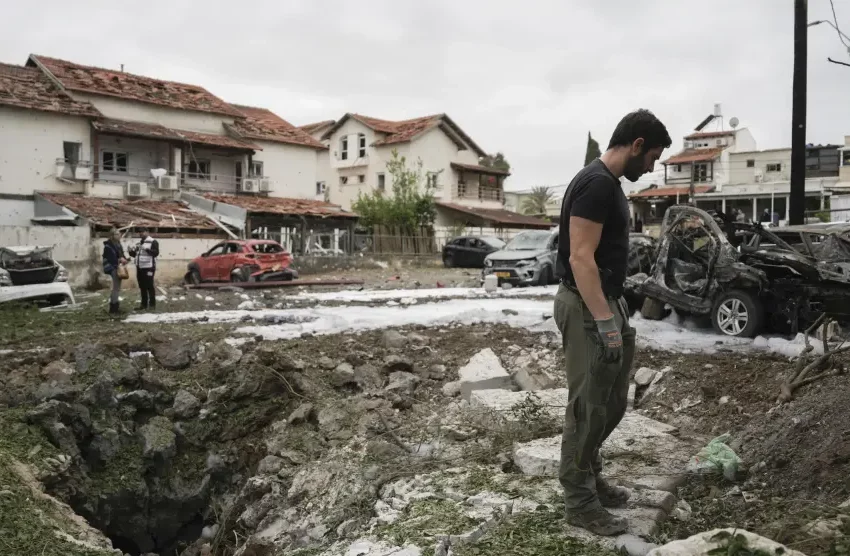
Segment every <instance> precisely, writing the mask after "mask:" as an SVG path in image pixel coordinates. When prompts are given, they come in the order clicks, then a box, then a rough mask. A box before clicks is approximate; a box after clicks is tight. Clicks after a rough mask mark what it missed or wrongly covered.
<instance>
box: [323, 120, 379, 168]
mask: <svg viewBox="0 0 850 556" xmlns="http://www.w3.org/2000/svg"><path fill="white" fill-rule="evenodd" d="M359 133H363V134H364V135H365V136H366V156H365V157H359V156H358V154H359V152H358V151H359V143H358V140H357V136H358V134H359ZM343 137H347V138H348V158H347V159H346V160H342V158H341V156H342V154H341V153H342V149H341V145H342V138H343ZM379 138H380V136H378V135H376V134H375V132H374V131H373V130H372V129H370V128H369V127H367V126H365V125H363V124H362V123H360V122H358V121H357V120H355V119H354V118H349V119H348V120H347V121H346V122H345V123H344V124H342V126H341V127H340V128H339V129H337V130H336V131H335V132H334V133H333V135H331V137H330V139H329V140H328V146H329V148H330V163H331V168H336V169H339V168H352V167H360V166H368V165H369V164H370V162H372V161H371V160H370V159H371V156H372V154H373V153H374V151H375V148H374V147H371V146H370V145H371V144H372V143H374V142H375V141H376V140H377V139H379Z"/></svg>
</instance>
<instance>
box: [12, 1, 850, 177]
mask: <svg viewBox="0 0 850 556" xmlns="http://www.w3.org/2000/svg"><path fill="white" fill-rule="evenodd" d="M809 4H810V7H809V11H810V20H817V19H831V17H832V15H831V12H830V9H829V3H828V1H827V0H812V1H811V2H810V3H809ZM835 4H836V9H837V10H838V15H839V18H840V19H839V23H840V24H841V23H842V22H844V23H846V25H843V27H844V29H845V32H848V33H850V0H835ZM109 5H110V4H103V3H100V2H93V1H91V0H80V2H78V3H77V4H75V9H74V11H71V12H69V11H68V10H67V3H64V2H59V1H58V0H44V1H38V2H35V3H30V4H26V5H24V4H11V5H9V6H7V7H6V9H5V10H4V18H3V21H2V22H0V60H2V61H4V62H16V63H23V62H24V61H25V60H26V56H27V55H28V54H29V53H31V52H34V53H40V54H44V55H49V56H55V57H59V58H67V59H71V60H74V61H77V62H80V63H87V64H91V65H100V66H106V67H113V68H117V67H118V66H119V65H120V64H122V63H123V64H125V68H126V69H127V71H132V72H135V73H142V74H145V75H151V76H156V77H160V78H163V79H172V80H180V81H187V82H191V83H197V84H200V85H203V86H205V87H206V88H208V89H210V90H211V91H213V92H214V93H216V94H218V95H220V96H222V97H223V98H225V99H227V100H230V101H232V102H240V103H245V104H254V105H260V106H266V107H268V108H271V109H273V110H274V111H276V112H278V113H279V114H280V115H281V116H283V117H284V118H286V119H289V120H290V121H292V122H293V123H297V124H302V123H307V122H310V121H314V120H320V119H328V118H336V117H339V116H340V115H341V114H342V113H343V112H345V111H357V112H361V113H364V114H368V115H372V116H375V117H381V118H387V119H392V118H405V117H415V116H420V115H424V114H430V113H435V112H447V113H449V114H450V115H451V116H452V117H453V118H454V119H455V120H456V121H457V122H458V123H459V124H460V125H461V126H463V127H464V128H465V129H466V131H467V132H468V133H470V134H471V135H472V136H473V137H474V138H475V139H476V141H477V142H479V144H481V145H482V146H483V147H484V148H485V149H488V150H492V151H496V150H501V151H503V152H504V153H505V154H506V155H507V157H508V159H509V160H510V162H511V163H512V165H513V167H514V175H513V176H512V178H511V179H510V180H509V187H512V188H525V187H530V186H532V185H538V184H556V183H563V182H565V181H568V180H569V179H570V178H571V176H572V174H573V173H574V172H575V171H577V170H578V169H579V167H580V165H581V162H582V161H583V159H584V147H585V140H586V135H587V132H588V131H591V132H592V133H593V135H594V137H596V138H597V139H598V140H599V142H600V143H601V144H603V146H604V144H605V143H607V140H608V138H609V136H610V134H611V132H612V131H613V129H614V126H615V125H616V123H617V121H618V120H619V118H620V117H622V115H623V114H625V113H626V112H628V111H629V110H632V109H634V108H638V107H646V108H650V109H651V110H653V111H654V112H655V113H656V114H658V116H659V117H661V118H662V120H663V121H665V123H667V125H668V128H669V129H670V132H671V135H672V136H673V137H674V141H675V143H674V147H673V148H674V149H675V148H676V147H677V146H678V144H679V140H680V137H681V136H682V135H684V134H685V133H687V132H688V131H690V130H691V129H692V128H693V126H694V125H695V124H696V123H697V122H699V121H700V120H701V119H702V118H703V117H704V116H705V115H706V114H708V113H709V112H710V111H711V110H712V107H713V104H714V103H715V102H722V103H723V108H724V115H725V116H726V118H727V119H728V118H729V117H731V116H737V117H738V118H740V120H741V122H742V125H745V126H747V127H749V128H750V129H751V130H752V131H753V133H754V134H755V136H756V139H757V141H758V144H759V147H761V148H772V147H779V146H785V145H788V144H789V142H790V132H791V110H790V104H791V77H792V61H793V51H792V47H793V11H792V6H791V5H790V3H777V2H775V0H746V1H741V0H716V1H715V2H713V3H710V4H706V3H704V2H694V1H692V0H688V1H682V0H655V1H653V2H632V1H626V0H606V1H604V2H586V1H580V0H572V1H554V0H553V1H536V0H526V1H524V2H516V1H508V0H489V1H485V0H476V1H472V0H469V1H465V2H456V1H454V2H452V1H448V0H432V1H430V2H398V1H397V0H396V1H390V0H369V1H366V2H350V1H341V0H325V1H322V2H316V1H311V0H300V1H297V0H290V1H287V2H276V3H272V2H240V3H237V4H234V3H232V2H222V1H220V0H208V1H207V2H203V3H201V2H175V1H173V0H172V1H162V0H148V1H147V2H145V3H143V4H142V5H139V4H136V5H134V7H133V8H132V10H131V11H130V10H127V11H124V10H120V9H116V8H113V9H105V8H104V6H109ZM111 5H112V6H119V5H120V4H114V3H113V4H111ZM34 13H37V18H34V17H33V14H34ZM841 18H843V19H841ZM36 22H37V23H36ZM827 56H832V57H833V58H838V59H841V60H845V61H848V62H850V55H848V53H847V52H846V50H845V49H844V47H843V46H842V45H841V44H840V42H839V41H838V38H837V36H836V35H835V32H834V31H833V30H832V29H831V28H829V27H827V26H825V25H821V26H819V27H813V28H811V29H810V30H809V132H808V135H809V140H810V141H811V142H815V143H826V142H831V143H835V142H841V141H842V138H843V135H844V134H845V133H847V134H850V103H848V102H847V101H846V98H847V91H848V90H850V68H843V67H840V66H836V65H833V64H829V63H828V62H827V61H826V57H827Z"/></svg>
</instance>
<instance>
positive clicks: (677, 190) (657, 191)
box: [629, 185, 714, 199]
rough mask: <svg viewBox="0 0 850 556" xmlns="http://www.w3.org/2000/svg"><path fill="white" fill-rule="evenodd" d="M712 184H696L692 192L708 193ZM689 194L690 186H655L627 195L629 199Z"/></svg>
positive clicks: (685, 195) (712, 187) (711, 188)
mask: <svg viewBox="0 0 850 556" xmlns="http://www.w3.org/2000/svg"><path fill="white" fill-rule="evenodd" d="M713 189H714V186H711V185H697V186H694V193H697V194H699V193H708V192H709V191H711V190H713ZM689 194H690V186H685V187H656V188H648V189H644V190H643V191H638V192H637V193H632V194H631V195H629V199H640V198H647V197H676V196H677V195H678V196H682V197H687V196H688V195H689Z"/></svg>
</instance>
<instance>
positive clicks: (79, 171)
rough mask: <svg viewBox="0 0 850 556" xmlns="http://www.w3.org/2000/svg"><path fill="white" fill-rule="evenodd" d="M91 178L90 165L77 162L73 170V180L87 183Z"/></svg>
mask: <svg viewBox="0 0 850 556" xmlns="http://www.w3.org/2000/svg"><path fill="white" fill-rule="evenodd" d="M91 177H92V171H91V165H90V164H89V163H88V162H79V163H77V167H76V168H74V179H75V180H81V181H89V180H90V179H91Z"/></svg>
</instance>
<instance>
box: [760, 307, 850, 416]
mask: <svg viewBox="0 0 850 556" xmlns="http://www.w3.org/2000/svg"><path fill="white" fill-rule="evenodd" d="M822 317H824V315H822ZM824 318H826V317H824ZM822 320H824V319H821V318H819V319H818V321H816V323H817V322H820V321H822ZM828 323H829V319H826V324H828ZM810 330H812V328H811V327H810V328H809V329H808V330H807V331H806V335H807V336H808V333H809V331H810ZM824 335H825V334H824ZM824 344H825V345H827V349H825V350H824V353H823V355H820V356H818V357H817V358H816V359H815V360H814V361H809V362H808V364H806V363H807V361H808V360H807V359H806V355H807V354H808V353H809V352H810V351H811V349H812V348H811V345H810V344H809V343H808V340H807V341H806V348H809V349H804V350H803V353H801V354H800V355H799V357H798V358H797V361H796V362H795V366H794V372H793V373H792V375H791V378H789V379H788V380H787V381H785V382H784V383H782V385H781V386H780V387H779V397H778V398H777V400H776V401H777V402H778V403H786V402H789V401H791V399H792V398H793V397H794V391H795V390H796V389H797V388H799V387H801V386H805V385H807V384H811V383H812V382H815V381H817V380H820V379H822V378H825V377H827V376H835V375H836V374H841V372H842V371H841V370H839V371H837V372H834V373H830V372H826V371H828V370H829V368H830V366H831V363H832V358H833V357H834V356H836V355H838V354H840V353H844V352H845V351H848V350H850V345H847V346H846V345H844V342H841V343H840V344H839V345H838V347H836V348H835V349H832V350H830V349H828V344H827V341H826V340H824ZM815 369H817V370H822V371H825V372H822V373H820V374H818V375H816V376H812V377H809V378H806V377H807V376H808V374H809V373H810V372H811V371H813V370H815Z"/></svg>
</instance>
